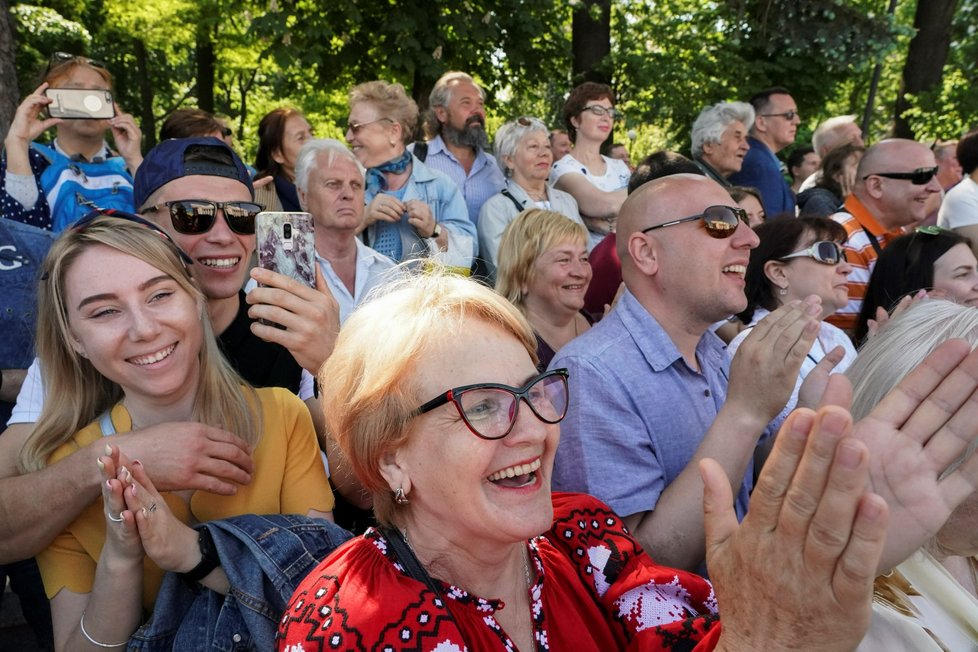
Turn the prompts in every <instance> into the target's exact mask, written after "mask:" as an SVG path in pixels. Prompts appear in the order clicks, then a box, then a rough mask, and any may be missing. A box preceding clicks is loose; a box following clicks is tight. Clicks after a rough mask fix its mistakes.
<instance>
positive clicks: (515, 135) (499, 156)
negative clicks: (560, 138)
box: [493, 117, 550, 177]
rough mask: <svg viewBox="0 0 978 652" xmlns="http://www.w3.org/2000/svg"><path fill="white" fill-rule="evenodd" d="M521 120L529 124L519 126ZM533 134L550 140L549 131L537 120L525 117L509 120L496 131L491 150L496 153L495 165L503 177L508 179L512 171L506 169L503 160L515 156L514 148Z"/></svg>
mask: <svg viewBox="0 0 978 652" xmlns="http://www.w3.org/2000/svg"><path fill="white" fill-rule="evenodd" d="M521 120H522V121H525V122H528V123H529V124H525V125H524V124H520V121H521ZM534 132H540V133H542V134H543V135H545V136H546V137H547V138H548V139H549V138H550V130H549V129H547V125H545V124H544V123H543V121H542V120H540V119H538V118H530V117H525V118H517V119H516V120H510V121H509V122H507V123H506V124H504V125H503V126H502V127H500V128H499V129H498V130H497V131H496V141H495V144H494V145H495V146H494V148H493V149H494V150H495V153H496V164H497V165H498V166H499V169H500V170H502V171H503V176H505V177H509V176H510V175H511V174H512V170H510V169H509V168H507V167H506V164H505V163H503V158H505V157H507V156H514V155H515V154H516V148H517V147H518V146H519V144H520V141H521V140H523V137H524V136H526V135H527V134H530V133H534ZM548 142H549V140H548Z"/></svg>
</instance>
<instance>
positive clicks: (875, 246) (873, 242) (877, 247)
mask: <svg viewBox="0 0 978 652" xmlns="http://www.w3.org/2000/svg"><path fill="white" fill-rule="evenodd" d="M859 226H861V227H862V228H863V231H865V232H866V235H867V236H869V244H871V245H873V249H875V250H876V255H877V256H879V255H880V254H882V253H883V250H882V249H880V243H879V241H878V240H877V239H876V236H875V235H873V232H872V231H870V230H869V229H867V228H866V225H865V224H863V223H862V222H860V223H859Z"/></svg>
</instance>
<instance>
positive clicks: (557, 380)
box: [455, 375, 567, 439]
mask: <svg viewBox="0 0 978 652" xmlns="http://www.w3.org/2000/svg"><path fill="white" fill-rule="evenodd" d="M520 398H525V399H526V401H527V403H528V404H529V406H530V409H532V410H533V412H534V414H536V416H537V417H538V418H539V419H540V420H541V421H544V422H546V423H557V422H559V421H560V420H561V419H563V418H564V414H565V413H566V412H567V383H566V381H565V379H564V377H563V376H556V375H555V376H546V377H543V378H540V379H539V380H537V381H536V382H535V383H534V384H533V385H531V386H530V387H529V388H527V389H526V390H524V391H523V392H522V393H520V394H517V393H516V392H513V391H509V390H506V389H501V388H482V389H471V390H467V391H465V392H462V393H461V394H459V395H458V396H456V397H455V400H456V402H457V403H458V405H459V407H460V408H461V409H462V415H463V416H464V417H465V421H466V423H468V425H469V427H470V428H472V430H474V431H475V432H476V433H478V434H479V435H480V436H481V437H484V438H486V439H499V438H501V437H505V436H506V435H507V434H508V433H509V431H510V430H512V428H513V424H514V422H515V421H516V415H517V411H518V407H517V406H518V401H519V400H520Z"/></svg>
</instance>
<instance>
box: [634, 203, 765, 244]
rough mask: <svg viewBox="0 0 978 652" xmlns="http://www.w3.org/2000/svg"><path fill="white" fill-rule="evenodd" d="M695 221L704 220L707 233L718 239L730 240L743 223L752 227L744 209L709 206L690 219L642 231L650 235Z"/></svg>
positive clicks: (685, 218)
mask: <svg viewBox="0 0 978 652" xmlns="http://www.w3.org/2000/svg"><path fill="white" fill-rule="evenodd" d="M695 220H703V226H704V227H705V228H706V232H707V233H708V234H709V235H710V237H712V238H717V239H723V238H729V237H730V236H732V235H733V234H734V233H735V232H736V231H737V226H738V225H739V224H740V223H741V222H743V223H744V224H746V225H747V226H748V227H750V223H749V222H748V217H747V211H745V210H744V209H743V208H739V207H733V206H709V207H708V208H707V209H706V210H704V211H703V212H702V213H700V214H699V215H690V216H689V217H683V218H681V219H678V220H671V221H669V222H663V223H662V224H656V225H655V226H650V227H649V228H647V229H642V233H648V232H649V231H654V230H655V229H664V228H666V227H667V226H675V225H677V224H683V223H684V222H693V221H695Z"/></svg>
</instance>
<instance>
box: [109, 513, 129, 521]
mask: <svg viewBox="0 0 978 652" xmlns="http://www.w3.org/2000/svg"><path fill="white" fill-rule="evenodd" d="M105 515H106V516H108V517H109V520H110V521H112V522H113V523H122V521H124V520H125V519H123V518H122V514H121V513H120V514H119V515H118V516H113V515H112V512H106V513H105Z"/></svg>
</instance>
